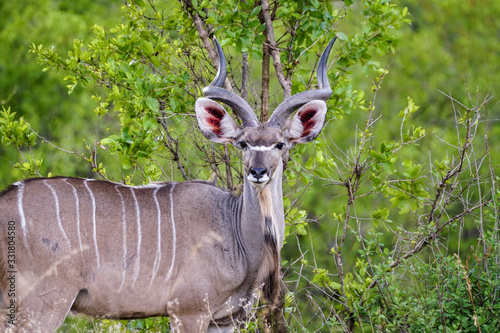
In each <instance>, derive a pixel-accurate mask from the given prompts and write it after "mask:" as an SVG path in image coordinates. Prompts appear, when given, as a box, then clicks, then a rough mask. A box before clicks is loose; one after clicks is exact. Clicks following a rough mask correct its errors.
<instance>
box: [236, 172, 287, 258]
mask: <svg viewBox="0 0 500 333" xmlns="http://www.w3.org/2000/svg"><path fill="white" fill-rule="evenodd" d="M282 177H283V164H282V162H280V163H279V166H278V168H277V169H276V171H275V173H274V175H273V177H272V179H271V180H270V181H269V183H267V185H266V186H265V187H264V188H263V189H258V188H255V187H254V186H252V185H251V184H250V181H249V180H247V179H246V178H245V179H244V186H243V195H242V196H241V199H242V212H241V213H242V216H241V222H242V224H241V228H242V234H243V238H244V239H245V242H246V243H250V244H252V243H253V241H252V240H255V239H256V237H255V235H256V233H257V232H260V231H262V232H263V233H265V232H266V229H265V228H266V222H265V219H266V218H271V219H272V225H273V227H274V230H271V231H272V232H274V234H275V237H276V242H277V245H278V251H279V250H280V249H281V246H282V245H283V238H284V234H285V215H284V212H283V189H282ZM256 246H260V247H261V246H262V244H256Z"/></svg>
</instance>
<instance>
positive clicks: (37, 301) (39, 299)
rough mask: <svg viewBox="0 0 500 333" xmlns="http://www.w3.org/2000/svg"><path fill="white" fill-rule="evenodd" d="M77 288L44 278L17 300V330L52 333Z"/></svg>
mask: <svg viewBox="0 0 500 333" xmlns="http://www.w3.org/2000/svg"><path fill="white" fill-rule="evenodd" d="M77 294H78V290H77V289H76V288H75V287H71V286H66V285H64V284H62V283H60V281H56V280H55V278H54V277H52V278H46V279H44V280H43V281H42V282H41V283H39V284H38V285H37V286H36V288H33V290H31V291H30V292H29V293H28V294H27V295H25V296H24V297H23V298H22V299H21V300H20V302H19V307H18V314H17V324H16V328H17V331H13V332H19V333H24V332H39V333H45V332H47V333H49V332H50V333H53V332H54V331H55V330H56V329H57V328H58V327H59V326H60V325H61V324H62V323H63V321H64V319H65V318H66V316H67V315H68V312H69V310H70V308H71V305H72V304H73V302H74V300H75V298H76V295H77Z"/></svg>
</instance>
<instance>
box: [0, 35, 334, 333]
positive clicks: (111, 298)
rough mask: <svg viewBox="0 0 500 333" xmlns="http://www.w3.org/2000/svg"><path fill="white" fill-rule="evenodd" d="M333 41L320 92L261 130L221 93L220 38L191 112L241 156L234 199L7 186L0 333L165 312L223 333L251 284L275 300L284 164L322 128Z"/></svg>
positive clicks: (74, 183)
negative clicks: (77, 316)
mask: <svg viewBox="0 0 500 333" xmlns="http://www.w3.org/2000/svg"><path fill="white" fill-rule="evenodd" d="M334 41H335V39H334V40H332V41H331V42H330V44H329V45H328V46H327V48H326V49H325V51H324V52H323V54H322V56H321V59H320V61H319V64H318V73H317V76H318V85H319V89H317V90H309V91H305V92H302V93H299V94H296V95H294V96H292V97H290V98H288V99H287V100H285V101H284V102H283V103H282V104H281V105H279V106H278V108H277V109H276V110H275V112H274V113H273V114H272V116H271V118H270V119H269V121H268V122H266V123H264V124H261V123H259V121H258V120H257V117H256V116H255V113H254V112H253V111H252V109H251V108H250V106H249V105H248V104H247V103H246V102H245V101H244V100H243V99H242V98H241V97H239V96H237V95H236V94H234V93H232V92H229V91H227V90H225V89H223V88H222V85H223V82H224V80H225V78H226V61H225V58H224V54H223V52H222V48H221V47H220V45H219V44H218V43H217V42H216V44H215V45H216V46H217V50H218V55H219V71H218V73H217V76H216V78H215V79H214V81H213V82H212V83H211V84H210V85H209V86H208V87H206V88H205V89H204V90H203V94H204V96H205V98H199V99H198V100H197V101H196V104H195V109H196V117H197V120H198V124H199V127H200V129H201V132H202V133H203V134H204V135H205V136H206V137H207V138H208V139H210V140H212V141H214V142H230V143H232V144H233V145H235V146H237V147H239V148H241V150H242V151H243V163H244V175H245V177H244V186H243V194H242V195H241V196H240V197H235V196H233V195H232V194H231V193H228V192H225V191H222V190H220V189H219V188H217V187H215V186H213V185H211V184H208V183H205V182H199V181H190V182H181V183H177V182H168V183H160V184H151V185H148V186H125V185H122V184H115V183H110V182H106V181H97V180H92V179H78V178H62V177H57V178H49V179H28V180H25V181H21V182H18V183H15V184H13V185H11V186H10V187H9V188H8V189H7V190H6V191H4V192H3V194H1V196H0V307H1V309H2V310H0V311H2V312H1V314H2V317H1V319H0V327H2V328H3V329H5V328H9V329H10V330H13V331H19V332H53V331H54V330H55V329H56V328H57V327H58V326H59V325H60V324H61V323H62V321H63V320H64V318H65V317H66V315H67V314H68V311H69V310H70V309H71V310H73V311H75V312H81V313H85V314H88V315H91V316H95V317H101V318H120V319H127V318H144V317H149V316H170V318H171V326H172V328H173V331H175V332H200V331H201V332H206V331H209V332H219V331H221V332H228V331H232V329H233V326H234V323H235V322H237V320H238V319H240V318H242V317H244V316H245V312H246V310H247V309H248V305H249V304H251V303H252V300H253V297H254V296H253V293H254V290H255V288H256V287H258V286H262V285H263V287H262V288H263V295H264V297H265V298H266V299H267V300H268V301H269V302H271V303H273V302H275V301H276V298H277V296H278V292H279V282H280V276H279V275H280V274H279V268H280V256H279V252H280V249H281V246H282V245H283V237H284V228H285V219H284V212H283V195H282V188H281V187H282V179H281V178H282V173H283V162H282V158H283V154H285V152H287V151H288V150H289V149H291V148H292V147H293V146H295V144H297V143H305V142H308V141H311V140H312V139H314V138H315V137H316V136H317V135H318V134H319V132H320V131H321V129H322V127H323V123H324V120H325V114H326V109H327V108H326V104H325V101H326V100H327V99H328V98H329V97H330V95H331V92H332V91H331V89H330V84H329V82H328V78H327V73H326V72H327V69H326V67H327V58H328V55H329V53H330V50H331V48H332V45H333V43H334ZM215 101H219V102H223V103H225V104H227V105H228V106H230V107H231V108H232V109H233V110H234V111H235V112H236V114H237V115H238V116H239V118H240V119H241V121H242V126H241V127H238V126H237V124H236V122H235V121H234V120H233V119H232V118H231V116H230V115H229V114H228V113H227V112H226V110H225V109H224V108H223V107H222V106H221V105H220V104H219V103H217V102H215ZM297 109H298V111H297V112H296V113H295V115H294V116H293V117H291V115H292V114H293V112H295V111H296V110H297ZM2 321H3V323H2ZM12 324H15V325H12Z"/></svg>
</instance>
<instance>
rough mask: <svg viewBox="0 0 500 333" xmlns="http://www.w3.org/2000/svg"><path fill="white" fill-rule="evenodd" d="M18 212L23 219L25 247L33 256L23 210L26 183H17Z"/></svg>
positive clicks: (22, 227)
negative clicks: (27, 236)
mask: <svg viewBox="0 0 500 333" xmlns="http://www.w3.org/2000/svg"><path fill="white" fill-rule="evenodd" d="M15 185H17V210H18V211H19V217H20V218H21V229H22V230H23V239H24V246H25V247H26V250H28V253H29V255H30V256H31V250H30V248H29V247H28V243H27V242H26V234H27V232H28V228H27V225H26V217H25V216H24V208H23V194H24V183H23V182H17V183H15Z"/></svg>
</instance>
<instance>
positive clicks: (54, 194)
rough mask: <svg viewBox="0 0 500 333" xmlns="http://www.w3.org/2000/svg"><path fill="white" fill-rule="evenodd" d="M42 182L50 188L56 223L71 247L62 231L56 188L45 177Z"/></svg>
mask: <svg viewBox="0 0 500 333" xmlns="http://www.w3.org/2000/svg"><path fill="white" fill-rule="evenodd" d="M43 183H44V184H45V186H47V187H48V188H49V189H50V192H52V197H53V198H54V201H55V203H56V218H57V225H58V226H59V230H61V233H62V235H63V237H64V239H65V240H66V242H68V246H69V247H70V248H71V242H70V241H69V239H68V236H67V235H66V231H64V227H63V225H62V221H61V212H60V207H59V199H58V198H57V193H56V190H55V189H54V188H53V187H52V185H50V184H48V183H47V179H44V180H43Z"/></svg>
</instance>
